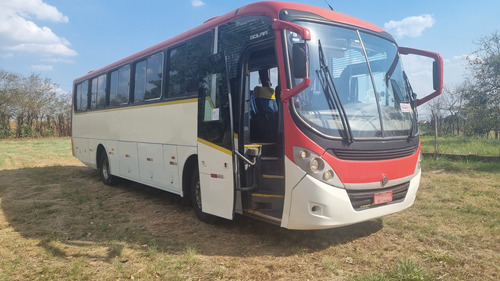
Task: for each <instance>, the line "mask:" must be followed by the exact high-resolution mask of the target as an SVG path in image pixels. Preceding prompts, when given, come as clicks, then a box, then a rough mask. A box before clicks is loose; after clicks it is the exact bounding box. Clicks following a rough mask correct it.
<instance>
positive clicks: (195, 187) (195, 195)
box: [190, 168, 216, 223]
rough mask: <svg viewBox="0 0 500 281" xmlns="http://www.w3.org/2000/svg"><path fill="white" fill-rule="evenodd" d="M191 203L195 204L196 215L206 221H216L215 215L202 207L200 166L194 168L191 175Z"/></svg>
mask: <svg viewBox="0 0 500 281" xmlns="http://www.w3.org/2000/svg"><path fill="white" fill-rule="evenodd" d="M190 192H191V204H192V205H193V209H194V212H195V213H196V217H197V218H198V219H199V220H201V221H203V222H206V223H213V222H215V219H216V218H215V217H214V216H212V215H210V214H207V213H205V212H203V211H202V207H201V186H200V173H199V172H198V168H196V169H194V171H193V175H192V177H191V186H190Z"/></svg>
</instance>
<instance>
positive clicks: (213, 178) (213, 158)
mask: <svg viewBox="0 0 500 281" xmlns="http://www.w3.org/2000/svg"><path fill="white" fill-rule="evenodd" d="M231 155H232V154H231V152H230V151H229V150H227V149H224V148H221V147H216V146H215V145H213V144H210V143H208V142H206V141H203V140H201V139H198V165H199V170H200V186H201V200H202V202H201V206H202V211H203V212H205V213H208V214H212V215H216V216H219V217H223V218H226V219H232V218H233V205H234V187H233V169H232V167H233V165H232V156H231Z"/></svg>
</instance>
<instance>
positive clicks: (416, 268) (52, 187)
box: [0, 139, 500, 280]
mask: <svg viewBox="0 0 500 281" xmlns="http://www.w3.org/2000/svg"><path fill="white" fill-rule="evenodd" d="M423 168H424V174H423V177H422V184H421V187H420V189H419V193H418V195H417V200H416V202H415V204H414V205H413V206H412V207H411V208H409V209H408V210H406V211H404V212H401V213H398V214H395V215H391V216H388V217H384V218H381V219H377V220H372V221H368V222H365V223H361V224H357V225H353V226H349V227H344V228H338V229H331V230H322V231H290V230H286V229H281V228H279V227H276V226H273V225H269V224H266V223H262V222H259V221H255V220H251V219H247V218H243V217H237V218H236V220H235V221H231V222H227V221H225V222H218V223H217V224H213V225H209V224H205V223H202V222H199V221H198V220H197V219H196V218H195V215H194V212H193V211H192V210H191V208H189V207H185V206H183V205H182V204H181V203H180V198H179V197H177V196H174V195H171V194H169V193H166V192H162V191H159V190H155V189H152V188H149V187H146V186H142V185H139V184H134V183H130V182H123V183H121V184H120V185H118V186H116V187H108V186H105V185H103V184H102V183H101V182H100V181H99V177H98V174H97V172H95V171H93V170H90V169H89V168H87V167H85V166H84V165H82V164H81V163H80V162H79V161H77V160H76V159H74V158H73V157H72V156H71V145H70V141H69V139H44V140H22V141H0V280H220V279H222V280H229V279H232V280H498V279H500V200H499V198H500V172H499V171H500V163H498V162H487V163H481V162H470V161H469V162H461V161H450V160H448V159H446V158H429V159H425V160H424V162H423Z"/></svg>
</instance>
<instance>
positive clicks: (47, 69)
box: [30, 64, 54, 71]
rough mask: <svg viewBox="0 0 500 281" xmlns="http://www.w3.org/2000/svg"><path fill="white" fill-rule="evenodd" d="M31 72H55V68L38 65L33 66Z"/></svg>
mask: <svg viewBox="0 0 500 281" xmlns="http://www.w3.org/2000/svg"><path fill="white" fill-rule="evenodd" d="M30 68H31V70H36V71H52V70H54V67H52V65H45V64H37V65H32V66H31V67H30Z"/></svg>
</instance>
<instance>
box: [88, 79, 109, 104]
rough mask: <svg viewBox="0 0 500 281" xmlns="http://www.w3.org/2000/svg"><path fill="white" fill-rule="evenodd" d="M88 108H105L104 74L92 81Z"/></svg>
mask: <svg viewBox="0 0 500 281" xmlns="http://www.w3.org/2000/svg"><path fill="white" fill-rule="evenodd" d="M91 84H92V88H91V93H90V98H91V100H90V108H91V109H102V108H104V107H105V106H106V74H103V75H101V76H98V77H96V78H94V79H92V82H91Z"/></svg>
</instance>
